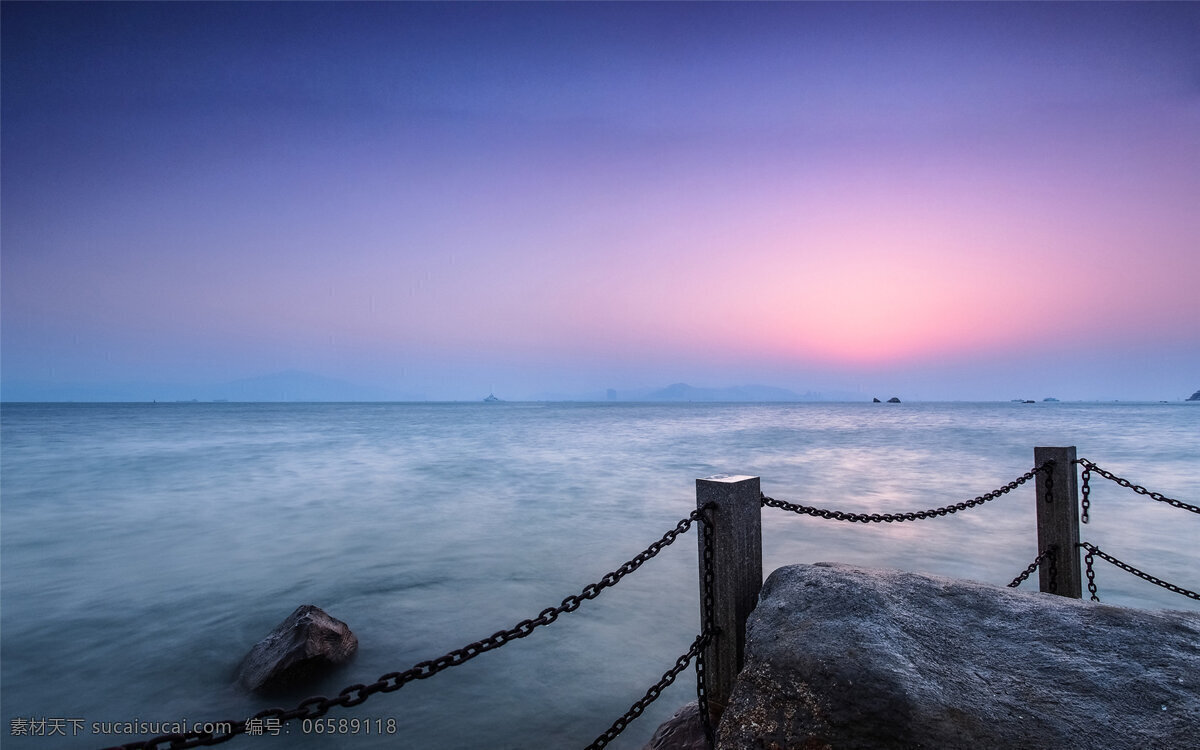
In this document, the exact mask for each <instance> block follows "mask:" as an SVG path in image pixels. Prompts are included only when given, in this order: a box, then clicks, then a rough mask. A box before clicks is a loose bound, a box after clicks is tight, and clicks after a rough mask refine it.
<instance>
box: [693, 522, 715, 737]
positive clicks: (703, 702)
mask: <svg viewBox="0 0 1200 750" xmlns="http://www.w3.org/2000/svg"><path fill="white" fill-rule="evenodd" d="M715 509H716V503H707V504H706V505H705V506H704V507H703V508H702V510H704V511H713V510H715ZM700 520H701V521H702V522H703V524H704V526H703V528H702V529H701V530H700V531H701V535H702V537H703V545H702V547H701V549H702V550H703V555H704V601H703V602H701V611H702V612H703V617H704V622H703V623H701V627H702V630H701V635H703V636H704V637H705V638H706V641H705V643H706V644H707V643H708V642H711V640H712V639H713V638H716V637H717V632H718V629H717V616H716V611H715V610H716V599H715V597H714V595H713V586H715V585H716V578H717V577H716V569H715V553H714V551H713V521H712V519H711V518H710V517H709V514H708V513H705V514H704V515H702V516H701V517H700ZM707 665H708V662H707V660H706V659H705V656H704V649H701V650H700V651H699V652H698V653H697V654H696V707H697V709H698V710H699V711H700V726H701V727H703V729H704V738H705V739H706V740H707V741H708V746H709V748H712V747H715V741H716V738H715V735H714V733H713V726H712V721H711V719H710V717H709V714H708V682H707V675H708V670H707Z"/></svg>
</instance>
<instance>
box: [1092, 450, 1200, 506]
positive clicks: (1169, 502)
mask: <svg viewBox="0 0 1200 750" xmlns="http://www.w3.org/2000/svg"><path fill="white" fill-rule="evenodd" d="M1075 463H1077V464H1079V465H1080V466H1082V467H1083V469H1084V475H1085V476H1088V477H1090V474H1089V472H1092V471H1094V472H1096V473H1097V474H1099V475H1100V476H1102V477H1104V478H1105V479H1110V480H1112V481H1114V482H1116V483H1117V484H1119V485H1121V486H1122V487H1125V488H1127V489H1131V490H1133V491H1134V492H1136V493H1138V494H1139V495H1145V496H1146V497H1148V498H1150V499H1151V500H1157V501H1158V502H1160V503H1166V504H1167V505H1170V506H1172V507H1175V508H1182V509H1184V510H1187V511H1191V512H1192V513H1200V506H1196V505H1189V504H1188V503H1185V502H1183V501H1182V500H1172V499H1171V498H1169V497H1166V496H1165V495H1163V494H1161V493H1159V492H1151V491H1150V490H1148V489H1146V488H1145V487H1142V486H1141V485H1137V484H1134V483H1133V482H1131V481H1129V480H1128V479H1122V478H1121V477H1119V476H1117V475H1116V474H1113V473H1112V472H1111V471H1106V470H1105V469H1102V468H1100V467H1099V466H1097V465H1096V464H1094V463H1092V462H1091V461H1089V460H1087V459H1086V458H1077V459H1075ZM1084 481H1085V484H1086V481H1087V480H1084ZM1084 497H1085V498H1086V497H1087V493H1084ZM1084 507H1085V515H1086V508H1087V506H1084Z"/></svg>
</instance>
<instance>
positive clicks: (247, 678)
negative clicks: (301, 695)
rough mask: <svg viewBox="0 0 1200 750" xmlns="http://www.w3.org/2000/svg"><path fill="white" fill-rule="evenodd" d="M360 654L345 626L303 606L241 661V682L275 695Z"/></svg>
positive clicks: (317, 608) (316, 608)
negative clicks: (356, 653) (355, 654)
mask: <svg viewBox="0 0 1200 750" xmlns="http://www.w3.org/2000/svg"><path fill="white" fill-rule="evenodd" d="M356 651H358V638H357V637H356V636H355V635H354V633H352V632H350V627H349V626H348V625H346V623H344V622H342V621H341V620H339V619H337V618H336V617H331V616H330V615H329V614H328V613H326V612H325V610H323V609H321V608H320V607H316V606H313V605H311V604H303V605H301V606H299V607H297V608H296V611H295V612H293V613H292V614H290V615H288V617H287V619H286V620H284V621H283V622H281V623H279V625H277V626H276V627H275V629H274V630H272V631H271V632H270V633H268V634H267V637H266V638H263V639H262V640H261V641H259V642H258V643H257V644H255V646H254V648H252V649H250V653H248V654H246V657H245V658H244V659H242V664H241V666H240V667H239V668H238V681H239V682H240V683H241V684H242V685H243V686H244V687H246V688H247V689H248V690H254V691H257V692H275V691H279V690H287V689H290V688H293V687H299V686H301V685H303V684H304V683H306V682H309V681H311V680H312V679H314V678H316V677H319V676H321V675H323V674H324V673H326V672H328V671H329V670H331V669H333V668H334V667H336V666H338V665H339V664H343V663H345V662H346V661H348V660H349V659H350V657H352V656H354V653H355V652H356Z"/></svg>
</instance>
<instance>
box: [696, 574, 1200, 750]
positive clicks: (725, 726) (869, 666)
mask: <svg viewBox="0 0 1200 750" xmlns="http://www.w3.org/2000/svg"><path fill="white" fill-rule="evenodd" d="M1197 737H1200V614H1196V613H1190V612H1150V611H1141V610H1134V609H1127V608H1123V607H1115V606H1110V605H1105V604H1097V603H1094V602H1087V601H1080V600H1075V599H1067V598H1064V597H1058V596H1053V595H1050V594H1039V593H1033V592H1030V593H1026V592H1019V591H1016V590H1015V589H1008V588H997V587H994V586H988V585H984V584H978V583H972V582H968V581H958V580H952V579H947V578H939V577H934V576H924V575H918V574H914V573H903V572H898V571H890V570H874V569H863V568H855V567H851V566H847V565H840V564H834V563H818V564H816V565H794V566H789V567H785V568H780V569H779V570H776V571H775V572H774V573H773V574H772V575H771V576H770V578H768V580H767V581H766V583H765V584H764V585H763V589H762V593H761V595H760V599H759V604H758V607H757V609H756V610H755V611H754V613H753V614H751V616H750V619H749V622H748V627H747V646H746V665H745V668H744V669H743V671H742V673H741V674H740V675H739V677H738V681H737V684H736V686H735V688H734V692H733V695H732V697H731V700H730V704H729V706H728V708H727V709H726V711H725V715H724V716H723V717H722V719H721V723H720V726H719V728H718V742H717V746H718V748H724V749H726V750H733V749H734V748H736V749H737V750H743V749H745V748H780V749H783V748H805V749H808V748H813V749H815V748H830V749H833V750H841V749H842V748H985V747H989V748H990V747H995V748H1000V747H1003V748H1030V749H1032V748H1091V747H1104V748H1145V747H1154V748H1194V747H1196V742H1197Z"/></svg>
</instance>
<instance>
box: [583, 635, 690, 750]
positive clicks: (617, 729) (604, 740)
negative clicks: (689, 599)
mask: <svg viewBox="0 0 1200 750" xmlns="http://www.w3.org/2000/svg"><path fill="white" fill-rule="evenodd" d="M708 639H709V636H708V635H705V634H703V633H702V634H700V635H698V636H696V640H694V641H692V647H691V648H689V649H688V651H687V653H686V654H684V655H683V656H681V657H679V658H678V659H676V660H675V666H673V667H671V668H670V669H668V670H667V671H666V672H664V673H663V676H662V678H661V679H660V680H659V681H658V682H656V683H654V684H653V685H651V686H650V688H649V689H648V690H647V691H646V694H645V695H643V696H642V697H641V698H640V699H638V700H637V701H636V702H635V703H634V704H633V705H632V706H630V707H629V710H628V711H626V712H625V713H624V714H622V715H621V716H620V717H619V718H618V719H617V720H616V721H614V722H613V723H612V726H610V727H609V728H608V729H606V730H605V731H604V733H603V734H601V735H600V736H599V737H597V738H596V739H595V740H593V741H592V744H590V745H588V746H587V748H586V749H585V750H599V749H600V748H602V747H604V746H606V745H607V744H608V743H610V742H612V741H613V740H614V739H616V738H617V735H619V734H620V733H621V732H623V731H625V727H627V726H629V723H630V722H631V721H633V720H634V719H636V718H637V717H639V716H641V715H642V712H643V711H645V710H646V706H649V705H650V704H651V703H653V702H654V701H655V700H656V699H657V698H658V696H660V695H662V691H663V689H665V688H666V687H667V686H668V685H670V684H671V683H672V682H674V681H675V678H676V677H678V676H679V673H680V672H682V671H683V670H685V669H687V665H688V664H689V663H691V661H692V658H693V657H696V656H699V655H700V652H701V651H702V650H703V649H704V647H705V646H706V645H708Z"/></svg>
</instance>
